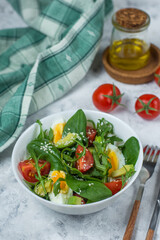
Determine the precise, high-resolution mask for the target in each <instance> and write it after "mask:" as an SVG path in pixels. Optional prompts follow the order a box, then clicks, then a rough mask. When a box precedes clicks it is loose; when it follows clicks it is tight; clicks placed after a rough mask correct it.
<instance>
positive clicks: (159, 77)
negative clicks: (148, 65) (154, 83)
mask: <svg viewBox="0 0 160 240" xmlns="http://www.w3.org/2000/svg"><path fill="white" fill-rule="evenodd" d="M154 76H155V77H156V78H158V86H160V75H159V74H157V73H155V74H154Z"/></svg>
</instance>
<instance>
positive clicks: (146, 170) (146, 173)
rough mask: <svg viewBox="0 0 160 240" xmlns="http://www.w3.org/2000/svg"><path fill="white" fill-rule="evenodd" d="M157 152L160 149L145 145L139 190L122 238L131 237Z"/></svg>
mask: <svg viewBox="0 0 160 240" xmlns="http://www.w3.org/2000/svg"><path fill="white" fill-rule="evenodd" d="M159 154H160V150H159V148H158V147H157V146H155V147H154V146H151V147H150V146H148V145H147V146H146V147H145V148H144V158H143V167H142V169H141V171H140V174H139V177H140V186H139V190H138V192H137V196H136V200H135V202H134V205H133V209H132V213H131V216H130V219H129V222H128V225H127V228H126V231H125V234H124V237H123V240H130V239H131V237H132V233H133V230H134V225H135V223H136V218H137V214H138V211H139V207H140V203H141V199H142V195H143V191H144V187H145V183H146V181H147V180H148V179H149V178H150V177H151V176H152V174H153V172H154V169H155V166H156V163H157V159H158V156H159Z"/></svg>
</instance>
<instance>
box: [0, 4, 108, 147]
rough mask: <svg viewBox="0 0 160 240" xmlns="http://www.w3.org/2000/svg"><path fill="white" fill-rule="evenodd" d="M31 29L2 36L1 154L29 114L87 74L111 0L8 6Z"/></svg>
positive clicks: (0, 45)
mask: <svg viewBox="0 0 160 240" xmlns="http://www.w3.org/2000/svg"><path fill="white" fill-rule="evenodd" d="M8 2H10V4H11V5H12V6H13V8H14V9H15V10H16V11H17V12H18V14H20V15H21V17H22V18H23V19H24V21H25V22H26V23H27V25H28V27H27V28H19V29H7V30H2V31H0V152H1V151H3V150H4V149H5V148H7V147H8V146H9V145H10V144H11V143H12V142H13V141H14V140H15V139H16V138H17V137H18V136H19V134H20V133H21V131H22V129H23V126H24V124H25V120H26V117H27V116H28V114H32V113H34V112H35V111H37V110H39V109H41V108H42V107H44V106H46V105H47V104H49V103H51V102H53V101H55V100H57V99H58V98H60V97H62V96H63V95H64V94H65V93H67V92H68V91H69V90H70V89H71V88H72V87H73V86H75V85H76V84H77V83H78V82H79V81H80V80H81V79H82V78H83V77H84V76H85V74H86V73H87V71H88V69H89V68H90V66H91V64H92V61H93V59H94V57H95V54H96V52H97V50H98V47H99V43H100V39H101V36H102V31H103V22H104V16H105V14H107V13H108V12H109V11H110V10H111V8H112V2H111V0H86V1H83V0H8Z"/></svg>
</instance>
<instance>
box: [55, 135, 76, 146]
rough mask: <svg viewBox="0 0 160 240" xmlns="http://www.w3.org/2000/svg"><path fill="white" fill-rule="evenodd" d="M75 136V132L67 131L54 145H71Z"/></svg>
mask: <svg viewBox="0 0 160 240" xmlns="http://www.w3.org/2000/svg"><path fill="white" fill-rule="evenodd" d="M76 138H77V133H68V134H67V136H66V137H64V138H62V139H60V140H59V141H58V142H56V144H55V146H56V147H57V148H60V149H61V148H65V147H71V146H72V145H73V144H74V143H75V140H76Z"/></svg>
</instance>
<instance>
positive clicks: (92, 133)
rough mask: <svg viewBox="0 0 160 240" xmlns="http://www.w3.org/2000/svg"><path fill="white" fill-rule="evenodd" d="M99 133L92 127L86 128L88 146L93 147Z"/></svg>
mask: <svg viewBox="0 0 160 240" xmlns="http://www.w3.org/2000/svg"><path fill="white" fill-rule="evenodd" d="M96 134H97V132H96V129H94V128H92V127H90V126H87V127H86V136H87V138H88V145H89V146H90V145H92V143H93V141H94V139H95V136H96Z"/></svg>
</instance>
